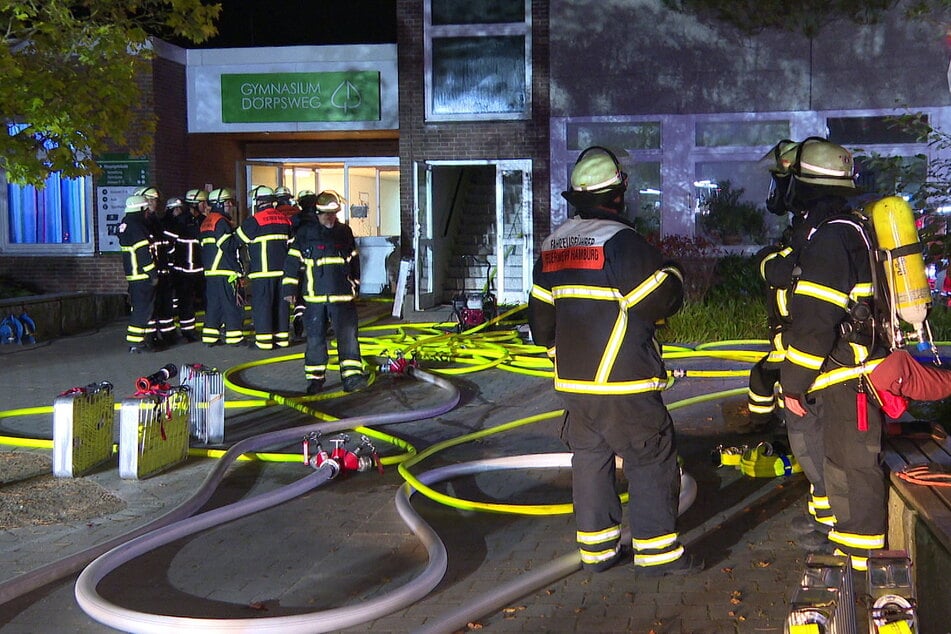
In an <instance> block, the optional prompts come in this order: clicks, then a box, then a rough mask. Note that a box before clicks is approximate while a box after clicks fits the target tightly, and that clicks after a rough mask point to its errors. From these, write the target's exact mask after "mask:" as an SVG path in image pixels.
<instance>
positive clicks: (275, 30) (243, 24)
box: [181, 0, 396, 48]
mask: <svg viewBox="0 0 951 634" xmlns="http://www.w3.org/2000/svg"><path fill="white" fill-rule="evenodd" d="M219 1H220V3H221V7H222V9H221V15H220V16H219V17H218V35H217V36H216V37H214V38H212V39H211V40H209V41H207V42H205V43H203V44H201V45H195V44H194V43H182V44H181V45H182V46H186V47H188V48H230V47H243V46H299V45H323V44H393V43H396V0H271V1H268V0H219Z"/></svg>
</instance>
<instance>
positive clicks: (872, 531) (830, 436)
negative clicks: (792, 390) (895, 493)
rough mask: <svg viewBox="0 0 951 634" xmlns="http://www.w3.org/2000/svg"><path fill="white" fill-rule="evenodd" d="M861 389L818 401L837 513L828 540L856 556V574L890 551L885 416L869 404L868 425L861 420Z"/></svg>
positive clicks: (844, 386)
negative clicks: (879, 552)
mask: <svg viewBox="0 0 951 634" xmlns="http://www.w3.org/2000/svg"><path fill="white" fill-rule="evenodd" d="M858 386H859V382H858V381H856V380H853V381H848V382H845V383H837V384H835V385H832V386H829V387H827V388H825V389H823V390H820V391H818V392H817V393H816V400H817V401H818V402H819V403H820V404H821V406H822V416H821V421H822V432H823V437H824V442H825V460H824V462H823V472H824V476H825V483H826V491H827V492H828V495H829V502H830V504H831V505H832V512H833V513H834V514H835V528H834V529H833V530H832V532H831V533H829V540H830V541H832V542H833V543H834V544H835V545H836V547H837V548H838V549H839V550H840V551H842V552H844V553H846V554H848V555H850V556H851V557H852V565H853V567H854V568H855V569H857V570H864V569H865V568H864V565H865V560H866V559H867V557H868V552H869V551H870V550H876V549H881V548H884V547H885V528H886V514H887V511H886V493H887V487H886V486H885V472H884V470H883V468H882V465H881V451H882V413H881V410H879V409H878V407H876V406H874V404H873V402H872V401H871V399H867V403H866V408H867V410H866V411H867V415H866V420H865V421H859V420H858V416H857V412H856V410H857V408H856V398H857V396H858V395H859V391H858ZM865 397H866V395H864V394H862V395H861V396H860V397H859V398H865ZM860 427H866V428H867V429H864V430H863V429H860Z"/></svg>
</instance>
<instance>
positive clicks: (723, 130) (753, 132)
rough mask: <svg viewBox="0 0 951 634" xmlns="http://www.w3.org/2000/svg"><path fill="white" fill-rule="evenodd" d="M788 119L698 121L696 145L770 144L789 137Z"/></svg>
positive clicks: (744, 145) (748, 145) (738, 145)
mask: <svg viewBox="0 0 951 634" xmlns="http://www.w3.org/2000/svg"><path fill="white" fill-rule="evenodd" d="M789 134H790V133H789V121H698V122H697V139H696V145H697V147H750V146H759V145H766V146H771V145H773V144H775V143H776V142H777V141H778V140H780V139H788V138H789Z"/></svg>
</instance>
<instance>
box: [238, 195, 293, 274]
mask: <svg viewBox="0 0 951 634" xmlns="http://www.w3.org/2000/svg"><path fill="white" fill-rule="evenodd" d="M290 231H291V221H290V218H288V216H287V215H286V214H284V213H282V212H280V211H278V210H277V209H275V208H274V207H268V208H267V209H261V210H259V211H256V212H255V213H254V215H253V216H250V217H248V218H246V219H245V221H244V222H243V223H241V226H240V227H238V231H237V235H238V238H240V239H241V241H242V242H244V243H245V244H247V245H248V257H249V258H250V261H251V263H250V269H249V272H248V277H249V278H250V279H252V280H253V279H257V278H261V277H281V276H282V275H283V273H284V258H285V257H287V243H288V240H290Z"/></svg>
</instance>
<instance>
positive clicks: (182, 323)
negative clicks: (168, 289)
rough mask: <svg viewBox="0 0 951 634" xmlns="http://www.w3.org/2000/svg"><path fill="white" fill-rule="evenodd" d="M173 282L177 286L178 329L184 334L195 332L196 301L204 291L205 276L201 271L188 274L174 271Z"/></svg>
mask: <svg viewBox="0 0 951 634" xmlns="http://www.w3.org/2000/svg"><path fill="white" fill-rule="evenodd" d="M172 281H173V283H174V286H175V310H176V312H177V313H178V327H179V328H181V330H182V333H193V332H194V331H195V301H196V299H197V295H198V293H199V292H200V291H202V289H203V287H204V282H205V276H204V274H202V272H201V271H198V272H197V273H186V272H184V271H173V272H172Z"/></svg>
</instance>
